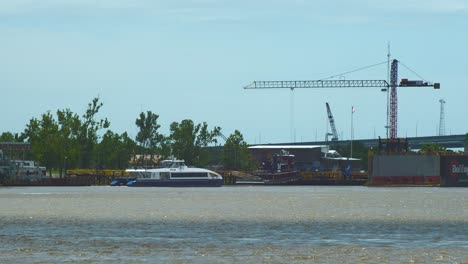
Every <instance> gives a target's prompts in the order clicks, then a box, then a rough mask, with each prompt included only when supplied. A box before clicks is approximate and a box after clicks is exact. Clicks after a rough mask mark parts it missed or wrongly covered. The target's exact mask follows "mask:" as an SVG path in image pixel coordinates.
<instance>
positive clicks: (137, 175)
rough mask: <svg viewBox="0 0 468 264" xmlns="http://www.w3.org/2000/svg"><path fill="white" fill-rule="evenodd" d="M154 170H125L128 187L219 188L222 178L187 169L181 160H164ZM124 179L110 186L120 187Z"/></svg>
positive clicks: (117, 180) (201, 170)
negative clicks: (127, 174)
mask: <svg viewBox="0 0 468 264" xmlns="http://www.w3.org/2000/svg"><path fill="white" fill-rule="evenodd" d="M161 163H162V166H161V167H159V168H154V169H127V170H126V172H127V173H129V174H130V175H131V176H130V178H128V179H127V181H128V182H126V186H129V187H219V186H222V185H223V177H222V176H221V175H219V174H218V173H216V172H214V171H211V170H207V169H202V168H194V167H187V166H186V165H185V162H184V161H183V160H166V161H163V162H161ZM124 181H125V179H123V178H120V179H116V180H115V181H114V182H112V183H111V185H114V186H117V185H122V184H123V183H125V182H124Z"/></svg>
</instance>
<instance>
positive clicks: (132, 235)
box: [0, 186, 468, 263]
mask: <svg viewBox="0 0 468 264" xmlns="http://www.w3.org/2000/svg"><path fill="white" fill-rule="evenodd" d="M0 263H468V189H466V188H465V189H463V188H424V187H418V188H410V187H407V188H380V187H374V188H372V187H319V186H224V187H221V188H128V187H105V186H93V187H12V188H5V187H2V188H0Z"/></svg>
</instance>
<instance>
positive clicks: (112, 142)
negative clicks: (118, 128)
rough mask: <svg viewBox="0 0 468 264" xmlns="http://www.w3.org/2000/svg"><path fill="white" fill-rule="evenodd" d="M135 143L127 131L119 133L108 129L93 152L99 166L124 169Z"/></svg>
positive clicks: (132, 152)
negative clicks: (95, 154)
mask: <svg viewBox="0 0 468 264" xmlns="http://www.w3.org/2000/svg"><path fill="white" fill-rule="evenodd" d="M135 147H136V143H135V142H134V141H133V140H132V139H131V138H130V137H128V134H127V132H124V133H122V135H119V134H117V133H114V132H112V131H110V130H108V131H107V132H106V134H104V136H103V137H102V140H101V142H100V143H99V144H98V145H97V147H96V150H95V152H96V153H97V156H98V164H97V165H98V166H99V167H101V168H113V169H124V168H126V167H128V162H129V160H130V158H131V157H132V155H133V154H134V151H135Z"/></svg>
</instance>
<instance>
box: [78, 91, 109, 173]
mask: <svg viewBox="0 0 468 264" xmlns="http://www.w3.org/2000/svg"><path fill="white" fill-rule="evenodd" d="M102 105H103V104H102V103H101V102H99V98H94V99H93V101H92V102H91V103H89V104H88V109H87V110H86V112H85V114H84V115H83V117H82V121H81V125H80V126H79V129H78V135H77V139H78V142H79V148H80V151H79V160H78V166H79V167H81V168H91V167H94V166H95V165H96V164H93V163H92V162H91V161H92V158H93V155H92V154H93V148H94V146H95V145H96V144H97V142H98V133H97V132H98V131H99V130H100V129H102V128H104V129H105V128H108V127H109V126H110V122H109V121H108V120H107V118H105V119H100V120H96V115H97V113H98V112H99V110H100V109H101V107H102Z"/></svg>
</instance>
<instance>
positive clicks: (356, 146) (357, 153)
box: [335, 141, 370, 170]
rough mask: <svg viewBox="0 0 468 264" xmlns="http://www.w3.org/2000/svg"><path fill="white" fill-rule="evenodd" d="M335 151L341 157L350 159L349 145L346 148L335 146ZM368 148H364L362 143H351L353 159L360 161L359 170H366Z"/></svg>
mask: <svg viewBox="0 0 468 264" xmlns="http://www.w3.org/2000/svg"><path fill="white" fill-rule="evenodd" d="M335 149H336V151H338V153H340V154H341V155H342V156H343V157H350V156H351V145H348V146H336V147H335ZM369 150H370V149H369V148H367V147H366V146H364V144H363V143H362V142H359V141H353V158H357V159H360V160H361V161H360V163H359V165H360V168H361V169H363V170H367V169H368V165H369V164H368V155H369Z"/></svg>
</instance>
